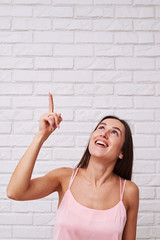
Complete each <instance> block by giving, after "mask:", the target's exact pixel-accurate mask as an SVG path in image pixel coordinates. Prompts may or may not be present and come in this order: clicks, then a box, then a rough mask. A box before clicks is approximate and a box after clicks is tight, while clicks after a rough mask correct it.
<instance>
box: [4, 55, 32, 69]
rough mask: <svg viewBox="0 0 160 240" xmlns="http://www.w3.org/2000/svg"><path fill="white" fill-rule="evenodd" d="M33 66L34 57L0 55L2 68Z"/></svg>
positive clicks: (27, 67)
mask: <svg viewBox="0 0 160 240" xmlns="http://www.w3.org/2000/svg"><path fill="white" fill-rule="evenodd" d="M32 67H33V62H32V59H29V58H13V57H10V58H9V57H6V58H2V57H0V68H4V69H8V68H10V69H14V68H16V69H22V68H25V69H30V68H32Z"/></svg>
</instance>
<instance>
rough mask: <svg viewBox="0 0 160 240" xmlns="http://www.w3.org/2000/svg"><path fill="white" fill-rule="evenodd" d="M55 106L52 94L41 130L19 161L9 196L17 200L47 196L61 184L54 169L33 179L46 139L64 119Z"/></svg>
mask: <svg viewBox="0 0 160 240" xmlns="http://www.w3.org/2000/svg"><path fill="white" fill-rule="evenodd" d="M53 108H54V105H53V99H52V95H51V94H50V95H49V112H48V113H45V114H43V115H42V116H41V118H40V123H39V131H38V133H37V134H36V135H35V137H34V139H33V141H32V143H31V145H30V146H29V148H28V149H27V150H26V152H25V153H24V155H23V156H22V158H21V160H20V161H19V163H18V165H17V167H16V169H15V170H14V173H13V175H12V177H11V180H10V182H9V184H8V188H7V196H8V197H9V198H12V199H15V200H28V199H30V200H31V199H35V198H39V197H43V196H46V195H47V194H49V193H50V192H51V191H54V190H57V188H58V186H59V182H58V180H56V179H58V178H56V176H57V174H58V173H57V172H56V171H53V172H51V173H49V174H47V175H45V176H44V177H42V178H37V179H33V180H31V176H32V172H33V168H34V165H35V162H36V159H37V156H38V153H39V151H40V149H41V147H42V145H43V143H44V141H45V140H46V139H47V138H48V137H49V135H50V134H51V133H52V132H53V131H54V130H55V129H56V128H57V126H58V125H59V123H60V122H61V121H62V118H61V116H60V114H59V115H58V114H56V113H54V112H53ZM51 178H53V179H54V180H55V182H54V183H53V184H52V186H51V184H49V183H50V179H51ZM53 179H52V180H53Z"/></svg>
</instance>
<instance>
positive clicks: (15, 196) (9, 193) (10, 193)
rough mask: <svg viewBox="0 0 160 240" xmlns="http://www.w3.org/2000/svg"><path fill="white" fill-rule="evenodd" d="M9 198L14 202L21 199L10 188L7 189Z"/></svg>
mask: <svg viewBox="0 0 160 240" xmlns="http://www.w3.org/2000/svg"><path fill="white" fill-rule="evenodd" d="M7 197H8V198H10V199H12V200H20V198H19V197H18V196H17V195H16V194H15V193H14V191H12V190H11V189H9V188H7Z"/></svg>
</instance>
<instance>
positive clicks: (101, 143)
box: [96, 141, 107, 147]
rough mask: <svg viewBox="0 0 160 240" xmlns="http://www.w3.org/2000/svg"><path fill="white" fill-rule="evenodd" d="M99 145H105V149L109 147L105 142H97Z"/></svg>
mask: <svg viewBox="0 0 160 240" xmlns="http://www.w3.org/2000/svg"><path fill="white" fill-rule="evenodd" d="M96 143H97V144H100V145H103V146H104V147H107V145H106V144H105V143H104V142H101V141H96Z"/></svg>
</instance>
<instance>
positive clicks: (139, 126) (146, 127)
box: [135, 122, 160, 134]
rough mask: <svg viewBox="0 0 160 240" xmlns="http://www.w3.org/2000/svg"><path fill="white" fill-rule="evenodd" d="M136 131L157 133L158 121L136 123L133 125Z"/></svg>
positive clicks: (159, 129) (158, 129)
mask: <svg viewBox="0 0 160 240" xmlns="http://www.w3.org/2000/svg"><path fill="white" fill-rule="evenodd" d="M135 130H136V133H151V134H154V133H159V132H160V123H159V122H157V123H156V122H153V123H136V125H135Z"/></svg>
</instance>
